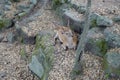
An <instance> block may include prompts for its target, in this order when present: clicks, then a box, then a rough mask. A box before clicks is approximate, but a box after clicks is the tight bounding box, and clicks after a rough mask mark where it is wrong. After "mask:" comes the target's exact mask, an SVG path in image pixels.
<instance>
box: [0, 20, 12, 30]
mask: <svg viewBox="0 0 120 80" xmlns="http://www.w3.org/2000/svg"><path fill="white" fill-rule="evenodd" d="M11 25H12V21H11V20H10V19H3V18H0V29H2V28H9V27H10V26H11Z"/></svg>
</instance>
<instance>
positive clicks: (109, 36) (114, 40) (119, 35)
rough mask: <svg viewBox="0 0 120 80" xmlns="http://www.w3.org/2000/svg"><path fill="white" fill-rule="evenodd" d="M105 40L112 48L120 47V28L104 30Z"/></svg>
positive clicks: (114, 27)
mask: <svg viewBox="0 0 120 80" xmlns="http://www.w3.org/2000/svg"><path fill="white" fill-rule="evenodd" d="M104 35H105V40H106V41H107V43H108V46H109V47H110V48H115V47H120V27H119V25H118V26H113V27H107V28H106V29H105V30H104Z"/></svg>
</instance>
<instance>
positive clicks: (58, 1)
mask: <svg viewBox="0 0 120 80" xmlns="http://www.w3.org/2000/svg"><path fill="white" fill-rule="evenodd" d="M68 2H69V0H52V7H53V8H54V9H56V8H57V7H60V6H61V5H62V4H65V3H68Z"/></svg>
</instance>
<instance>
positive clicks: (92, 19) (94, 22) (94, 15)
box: [90, 13, 100, 28]
mask: <svg viewBox="0 0 120 80" xmlns="http://www.w3.org/2000/svg"><path fill="white" fill-rule="evenodd" d="M99 16H100V15H99V14H97V13H91V14H90V27H91V28H92V27H97V18H98V17H99Z"/></svg>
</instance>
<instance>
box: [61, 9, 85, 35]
mask: <svg viewBox="0 0 120 80" xmlns="http://www.w3.org/2000/svg"><path fill="white" fill-rule="evenodd" d="M62 19H63V22H64V24H65V25H67V24H68V21H69V26H70V27H71V29H73V30H74V31H75V32H78V33H81V31H82V30H83V27H84V16H83V15H82V14H78V13H77V12H74V11H71V10H67V11H65V12H64V14H63V16H62Z"/></svg>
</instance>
